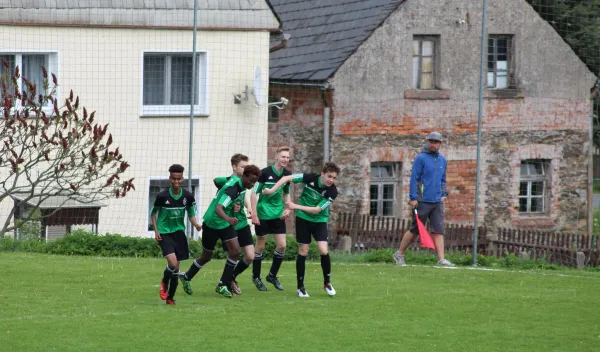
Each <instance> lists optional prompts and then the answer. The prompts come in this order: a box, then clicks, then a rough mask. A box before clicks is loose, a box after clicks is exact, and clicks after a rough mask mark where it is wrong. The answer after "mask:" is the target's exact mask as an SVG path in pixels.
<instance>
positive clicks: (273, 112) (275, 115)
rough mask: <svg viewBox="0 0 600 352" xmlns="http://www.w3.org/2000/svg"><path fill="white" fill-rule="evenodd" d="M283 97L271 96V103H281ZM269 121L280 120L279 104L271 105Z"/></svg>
mask: <svg viewBox="0 0 600 352" xmlns="http://www.w3.org/2000/svg"><path fill="white" fill-rule="evenodd" d="M279 102H281V99H277V98H275V97H269V103H279ZM269 122H279V109H278V108H277V106H274V105H273V106H269Z"/></svg>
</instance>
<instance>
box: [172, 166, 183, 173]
mask: <svg viewBox="0 0 600 352" xmlns="http://www.w3.org/2000/svg"><path fill="white" fill-rule="evenodd" d="M183 170H185V168H184V167H183V166H181V165H179V164H173V165H171V167H169V172H175V173H183Z"/></svg>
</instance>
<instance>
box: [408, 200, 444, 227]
mask: <svg viewBox="0 0 600 352" xmlns="http://www.w3.org/2000/svg"><path fill="white" fill-rule="evenodd" d="M417 212H418V213H419V219H421V222H422V223H423V225H425V226H427V220H429V227H430V228H431V234H434V233H435V234H438V235H443V234H444V203H443V202H439V203H425V202H419V205H417ZM412 218H413V223H412V227H411V228H410V232H412V233H413V234H415V235H418V234H419V230H418V229H417V222H416V221H415V212H414V211H413V212H412Z"/></svg>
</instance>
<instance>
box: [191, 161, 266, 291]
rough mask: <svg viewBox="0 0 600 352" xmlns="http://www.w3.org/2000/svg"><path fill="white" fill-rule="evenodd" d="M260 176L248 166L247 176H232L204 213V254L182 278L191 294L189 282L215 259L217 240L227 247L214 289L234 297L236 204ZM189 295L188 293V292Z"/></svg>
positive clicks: (237, 249) (238, 249)
mask: <svg viewBox="0 0 600 352" xmlns="http://www.w3.org/2000/svg"><path fill="white" fill-rule="evenodd" d="M259 177H260V169H259V168H258V167H256V166H254V165H248V166H246V167H245V168H244V173H243V175H242V178H241V179H240V178H239V177H237V176H232V177H231V178H230V179H229V181H227V182H226V183H225V185H224V186H223V187H222V188H221V189H220V190H219V191H218V192H217V196H216V197H215V198H214V199H213V201H212V202H211V203H210V206H209V207H208V209H207V211H206V213H205V214H204V224H203V225H202V228H203V229H204V231H203V234H202V248H203V251H202V254H201V255H200V257H198V258H196V260H194V262H193V263H192V265H190V268H189V269H188V271H187V272H185V273H183V275H181V276H180V278H181V281H182V284H183V286H184V289H185V291H186V292H188V291H189V292H190V293H191V284H190V281H191V280H192V279H193V278H194V276H195V275H196V274H197V273H198V271H200V269H202V267H203V266H204V265H206V263H208V262H209V261H210V260H211V259H212V256H213V251H214V249H215V245H216V244H217V241H218V240H219V239H220V240H221V242H223V243H224V244H225V246H226V247H227V262H226V265H225V269H224V270H223V274H222V275H221V280H219V285H218V286H217V288H216V289H215V290H216V292H217V293H219V294H221V295H223V296H224V297H227V298H231V296H232V294H231V286H230V285H231V281H232V280H233V271H234V268H235V266H236V265H237V262H238V260H237V258H238V256H239V254H240V245H239V243H238V239H237V234H236V232H235V230H234V226H235V225H237V223H238V219H236V218H235V217H234V214H233V208H234V204H235V203H236V202H237V201H239V200H238V198H239V197H240V194H241V193H242V191H243V190H244V189H251V188H252V187H254V184H255V183H256V181H257V180H258V178H259ZM188 294H189V293H188Z"/></svg>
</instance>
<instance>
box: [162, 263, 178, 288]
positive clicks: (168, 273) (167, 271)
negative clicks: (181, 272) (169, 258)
mask: <svg viewBox="0 0 600 352" xmlns="http://www.w3.org/2000/svg"><path fill="white" fill-rule="evenodd" d="M175 270H176V269H172V268H169V266H168V265H167V267H166V268H165V271H164V273H163V279H162V282H163V284H164V285H165V289H168V288H169V281H171V276H172V275H173V271H175Z"/></svg>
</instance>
